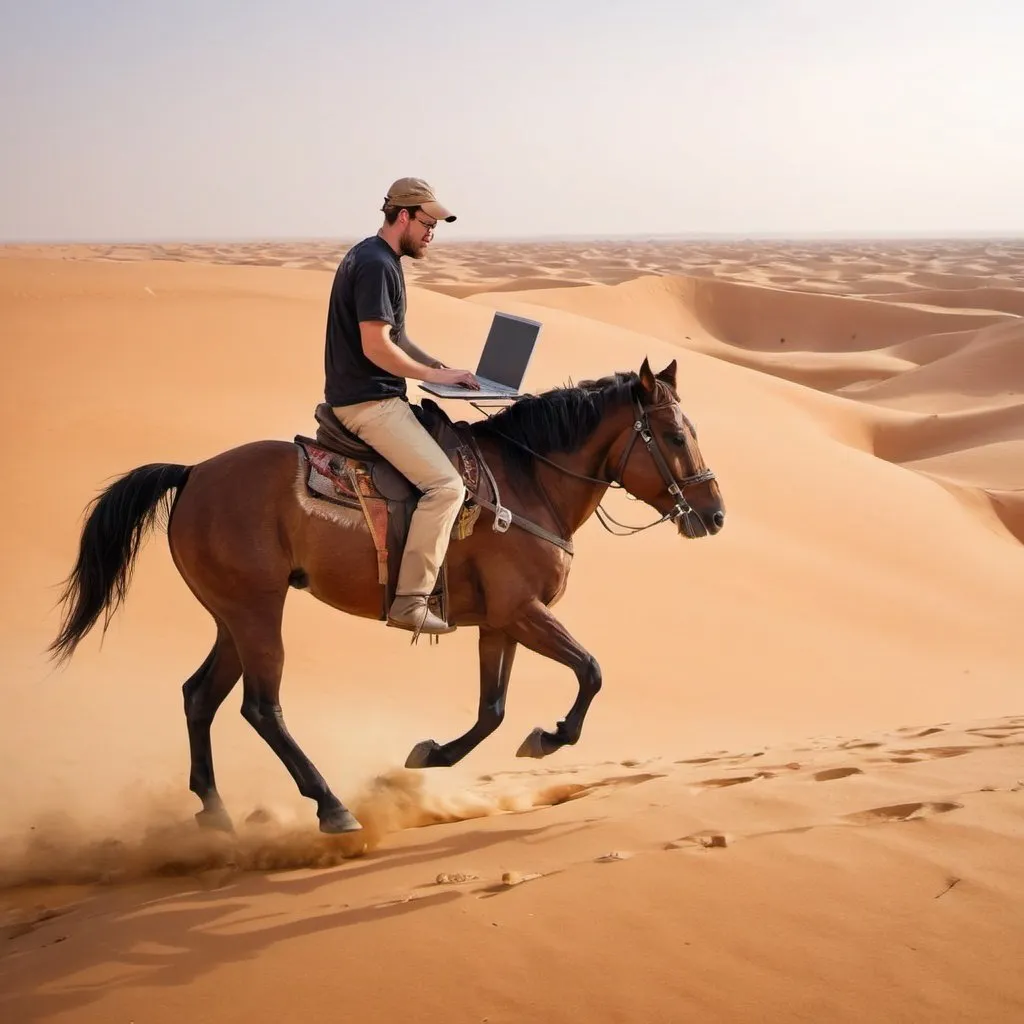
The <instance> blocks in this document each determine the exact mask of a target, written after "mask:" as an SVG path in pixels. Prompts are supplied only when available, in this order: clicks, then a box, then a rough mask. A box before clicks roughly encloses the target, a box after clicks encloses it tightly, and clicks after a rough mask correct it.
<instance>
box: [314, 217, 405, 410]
mask: <svg viewBox="0 0 1024 1024" xmlns="http://www.w3.org/2000/svg"><path fill="white" fill-rule="evenodd" d="M360 320H383V321H384V322H385V323H387V324H390V325H391V331H390V334H391V340H392V341H395V342H397V340H398V337H399V334H400V332H401V331H402V329H403V327H404V326H405V274H404V273H403V271H402V264H401V261H400V260H399V258H398V254H397V253H396V252H395V251H394V249H392V248H391V246H390V245H388V243H387V242H385V241H384V239H383V238H381V237H379V236H378V235H371V236H370V237H369V238H364V239H363V240H362V241H361V242H357V243H356V244H355V245H354V246H352V248H351V249H349V251H348V252H347V253H345V255H344V257H343V258H342V260H341V262H340V263H339V264H338V269H337V271H336V272H335V274H334V284H333V285H332V286H331V297H330V302H329V304H328V307H327V341H326V345H325V350H324V374H325V386H324V400H325V401H326V402H327V404H328V405H354V404H356V403H357V402H372V401H376V400H379V399H381V398H405V397H406V392H407V386H406V382H405V378H404V377H398V376H396V375H395V374H393V373H390V372H388V371H387V370H384V369H382V368H381V367H379V366H377V365H376V363H373V362H371V361H370V360H369V359H367V357H366V355H365V353H364V352H363V342H362V338H361V337H360V334H359V321H360Z"/></svg>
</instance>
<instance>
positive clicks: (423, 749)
mask: <svg viewBox="0 0 1024 1024" xmlns="http://www.w3.org/2000/svg"><path fill="white" fill-rule="evenodd" d="M478 646H479V651H480V706H479V708H478V710H477V718H476V723H475V724H474V725H473V728H472V729H470V730H469V731H468V732H465V733H463V734H462V735H461V736H459V737H458V738H457V739H454V740H452V741H451V742H450V743H445V744H443V745H442V744H440V743H437V742H435V741H434V740H423V741H422V742H420V743H417V744H416V746H415V747H413V748H412V751H411V752H410V754H409V756H408V757H407V758H406V761H405V767H406V768H450V767H451V766H452V765H453V764H457V763H458V762H459V761H461V760H462V759H463V758H464V757H465V756H466V755H467V754H468V753H469V752H470V751H471V750H472V749H473V748H474V747H476V746H477V745H478V744H479V743H481V742H482V741H483V740H485V739H486V738H487V737H488V736H490V735H491V733H492V732H494V730H495V729H497V728H498V726H499V725H501V720H502V719H503V718H504V717H505V695H506V694H507V693H508V679H509V676H510V675H511V674H512V662H513V660H514V659H515V654H516V642H515V640H513V639H512V638H511V637H510V636H508V635H507V634H506V633H503V632H502V631H501V630H500V629H491V628H490V627H488V626H481V627H480V641H479V645H478Z"/></svg>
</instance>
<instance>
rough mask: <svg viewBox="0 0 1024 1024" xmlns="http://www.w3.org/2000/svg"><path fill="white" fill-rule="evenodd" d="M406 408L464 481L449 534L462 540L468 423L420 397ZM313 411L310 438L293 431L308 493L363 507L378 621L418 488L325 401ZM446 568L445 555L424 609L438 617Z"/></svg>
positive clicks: (477, 473) (467, 510)
mask: <svg viewBox="0 0 1024 1024" xmlns="http://www.w3.org/2000/svg"><path fill="white" fill-rule="evenodd" d="M410 408H411V409H412V411H413V413H414V414H415V416H416V418H417V419H418V420H419V422H420V423H421V424H422V425H423V427H424V428H425V429H426V431H427V433H428V434H430V436H431V437H432V438H433V439H434V440H435V441H436V442H437V443H438V445H439V446H440V448H441V449H442V451H444V453H445V454H446V455H447V456H448V458H449V459H450V460H451V463H452V465H453V466H454V467H455V469H456V470H458V472H459V474H460V475H461V477H462V480H463V483H464V484H465V486H466V495H467V496H466V501H465V504H464V505H463V507H462V510H461V511H460V513H459V516H458V518H457V519H456V521H455V525H454V526H453V527H452V539H453V540H463V539H465V538H466V537H468V536H470V535H471V534H472V532H473V526H474V525H475V523H476V520H477V519H478V518H479V516H480V504H479V502H478V500H477V499H478V492H479V490H480V477H481V465H482V456H481V455H480V453H479V450H478V449H477V447H476V444H475V443H474V442H473V439H472V435H471V430H470V427H469V425H468V424H467V423H464V422H463V423H458V424H456V423H453V422H452V420H451V419H449V417H448V415H447V414H446V413H445V412H444V411H443V410H442V409H441V407H440V406H439V405H438V404H437V403H436V402H434V401H432V400H431V399H429V398H427V399H424V400H423V402H422V404H421V405H410ZM313 416H314V419H315V420H316V422H317V430H316V437H315V438H311V437H306V436H304V435H302V434H296V435H295V439H294V440H295V444H296V445H298V447H299V449H300V451H301V452H302V453H303V455H304V456H305V483H306V489H307V492H308V493H309V494H310V496H311V497H314V498H321V499H324V500H326V501H330V502H334V503H335V504H337V505H341V506H344V507H346V508H353V509H359V510H361V511H362V513H363V516H364V518H365V520H366V525H367V527H368V528H369V531H370V536H371V537H372V538H373V544H374V547H375V548H376V550H377V581H378V582H379V583H380V584H381V588H382V592H381V610H380V618H381V619H386V618H387V611H388V608H389V607H390V606H391V602H392V600H393V599H394V595H395V588H396V584H397V581H398V570H399V567H400V564H401V561H402V553H403V552H404V550H405V542H406V538H407V537H408V534H409V523H410V521H411V519H412V514H413V512H414V511H415V509H416V503H417V502H418V501H419V498H420V495H421V492H420V491H419V489H418V488H416V487H415V486H414V485H413V484H412V483H410V482H409V480H408V479H406V477H404V476H403V475H402V474H401V473H400V472H399V471H398V470H397V469H395V467H394V466H392V465H391V463H390V462H388V461H387V460H386V459H385V458H384V457H383V456H382V455H381V454H380V453H379V452H378V451H376V450H375V449H374V448H371V447H370V446H369V445H367V444H366V442H364V441H363V440H362V439H361V438H359V437H358V436H356V435H355V434H353V433H352V432H351V431H350V430H348V429H347V428H346V427H345V426H343V425H342V424H341V422H339V420H338V418H337V417H336V416H335V415H334V412H333V410H332V409H331V407H330V405H328V404H327V403H326V402H321V403H320V404H319V405H317V407H316V409H315V410H314V413H313ZM485 472H486V470H485ZM487 475H488V476H489V474H487ZM446 570H447V559H446V560H445V562H444V563H443V564H442V566H441V571H440V573H439V574H438V579H437V584H436V585H435V588H434V593H433V594H431V596H430V599H429V603H430V605H431V610H432V611H434V613H435V614H438V615H440V616H441V617H442V618H445V619H447V603H448V601H447V571H446Z"/></svg>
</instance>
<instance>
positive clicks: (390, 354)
mask: <svg viewBox="0 0 1024 1024" xmlns="http://www.w3.org/2000/svg"><path fill="white" fill-rule="evenodd" d="M381 209H382V210H383V212H384V223H383V224H382V225H381V227H380V230H379V231H378V232H377V233H376V234H375V235H371V236H370V237H368V238H364V239H363V240H362V241H361V242H358V243H357V244H356V245H354V246H353V247H352V248H351V249H349V251H348V252H347V253H346V254H345V256H344V258H343V259H342V260H341V262H340V263H339V265H338V269H337V271H336V273H335V276H334V284H333V286H332V288H331V296H330V302H329V305H328V311H327V332H326V333H327V337H326V344H325V352H324V371H325V378H326V380H325V387H324V398H325V400H326V402H327V403H328V404H329V405H330V406H331V408H332V410H333V412H334V415H335V416H336V417H337V419H338V420H339V421H340V422H341V424H342V425H343V426H344V427H346V428H347V429H348V430H350V431H351V432H352V433H353V434H356V435H357V436H358V437H360V438H361V439H362V440H363V441H365V442H366V443H367V444H368V445H370V446H371V447H372V448H374V449H376V451H377V452H379V453H380V454H381V455H382V456H383V457H384V458H385V459H387V460H388V461H389V462H390V463H391V464H392V465H393V466H394V467H395V469H397V470H398V471H399V472H400V473H402V474H403V476H405V477H406V478H407V479H408V480H409V482H410V483H411V484H413V485H414V486H415V487H417V488H418V489H419V490H420V491H421V492H422V497H421V498H420V499H419V501H418V503H417V505H416V510H415V512H414V513H413V516H412V519H411V521H410V526H409V534H408V539H407V541H406V545H405V551H404V554H403V556H402V563H401V568H400V570H399V575H398V584H397V588H396V591H395V598H394V601H393V603H392V605H391V608H390V609H389V611H388V617H387V622H388V625H389V626H396V627H398V628H400V629H411V630H413V631H414V632H417V633H420V632H422V633H449V632H451V631H452V630H454V629H455V627H454V626H450V625H449V624H448V623H447V622H445V621H444V619H442V618H440V617H439V616H437V615H435V614H434V612H433V611H431V610H430V608H429V607H428V605H427V600H428V598H429V596H430V594H431V592H432V591H433V589H434V584H435V582H436V581H437V576H438V573H439V571H440V568H441V565H442V564H443V563H444V559H445V555H446V553H447V550H448V543H449V540H450V539H451V532H452V527H453V526H454V524H455V520H456V518H457V517H458V514H459V510H460V509H461V508H462V506H463V503H464V502H465V499H466V488H465V486H464V484H463V482H462V478H461V477H460V476H459V473H458V471H457V470H456V469H455V467H454V466H453V465H452V463H451V461H450V460H449V459H448V457H447V456H446V455H445V453H444V452H443V451H442V450H441V448H440V446H439V445H438V444H437V443H436V442H435V441H434V439H433V438H432V437H431V436H430V434H429V433H428V432H427V431H426V430H425V429H424V427H423V426H422V425H421V424H420V422H419V420H417V418H416V416H415V414H414V413H413V411H412V409H411V408H410V406H409V400H408V396H407V388H406V382H405V378H411V379H413V380H423V381H428V382H431V383H434V384H462V385H465V386H466V387H468V388H479V384H478V383H477V380H476V377H475V376H474V375H473V374H472V373H471V372H470V371H469V370H454V369H450V368H448V367H447V366H445V365H444V363H442V362H441V360H439V359H435V358H434V357H433V356H430V355H428V354H427V353H426V352H424V351H423V350H422V349H421V348H419V347H418V346H417V345H415V344H414V343H413V342H412V340H411V339H410V338H409V334H408V332H407V331H406V328H405V310H406V291H405V274H404V272H403V269H402V262H401V261H402V257H403V256H409V257H411V258H412V259H422V258H423V256H424V255H425V254H426V250H427V246H428V245H429V244H430V242H431V240H432V239H433V237H434V229H435V228H436V227H437V223H438V221H442V220H443V221H447V222H451V221H454V220H455V215H454V214H453V213H451V212H449V210H448V209H447V208H446V207H444V206H442V205H441V204H440V203H439V202H438V201H437V197H436V196H435V195H434V190H433V189H432V188H431V187H430V186H429V185H428V184H427V183H426V182H425V181H423V180H422V179H420V178H399V179H398V181H396V182H395V183H394V184H393V185H392V186H391V188H390V189H388V193H387V196H386V197H385V199H384V205H383V206H382V207H381Z"/></svg>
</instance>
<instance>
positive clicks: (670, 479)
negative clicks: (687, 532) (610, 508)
mask: <svg viewBox="0 0 1024 1024" xmlns="http://www.w3.org/2000/svg"><path fill="white" fill-rule="evenodd" d="M673 404H674V403H673V402H662V403H661V404H660V405H642V404H641V403H640V402H639V401H638V400H637V399H636V398H634V399H633V406H634V408H635V410H636V419H635V420H634V421H633V426H632V433H631V434H630V438H629V442H628V443H627V444H626V447H625V448H624V449H623V451H622V455H621V456H620V457H619V462H618V465H617V466H616V467H615V472H614V473H612V474H611V476H610V477H609V479H608V481H607V483H608V485H609V487H616V488H618V489H620V490H625V486H624V485H623V483H622V476H623V474H624V473H625V471H626V463H627V462H629V456H630V455H631V454H632V451H633V446H634V445H635V444H636V440H637V438H639V439H640V440H641V441H643V443H644V446H645V447H646V448H647V450H648V451H649V452H650V453H651V458H652V459H653V460H654V464H655V466H657V467H658V472H659V473H660V474H661V478H662V480H663V481H664V483H665V486H666V487H667V488H668V493H669V494H671V495H672V497H673V498H675V502H676V503H675V506H674V507H673V508H672V509H670V510H669V511H668V512H666V513H665V514H664V515H662V517H661V518H660V519H655V520H654V522H653V523H648V524H647V525H646V526H628V525H626V524H625V523H620V522H619V521H618V520H616V519H613V518H612V516H611V515H609V513H608V512H606V511H605V510H604V509H603V508H602V507H601V506H600V505H598V507H597V510H596V511H597V518H598V521H599V522H600V523H601V525H602V526H603V527H604V528H605V529H606V530H607V531H608V532H609V533H611V534H613V535H614V536H617V537H625V536H629V535H630V534H633V533H640V532H641V531H643V530H649V529H650V528H651V527H652V526H658V525H660V524H661V523H663V522H665V521H666V520H671V521H672V522H676V521H677V520H678V519H680V518H682V519H684V520H685V519H686V517H687V516H689V515H695V516H696V517H697V519H698V521H699V522H700V524H701V526H702V527H703V528H704V532H705V533H707V532H709V531H708V528H707V525H706V524H705V522H704V520H703V519H702V518H701V515H700V513H699V512H698V511H697V510H696V509H695V508H694V507H693V506H692V505H691V504H690V503H689V502H688V501H687V500H686V496H685V495H684V494H683V488H684V487H692V486H695V485H696V484H704V483H708V482H709V481H711V480H714V479H715V474H714V473H713V472H712V471H711V470H710V469H708V468H706V467H705V468H704V469H702V470H701V471H700V472H699V473H691V474H690V475H689V476H684V477H683V478H682V480H677V479H676V477H675V474H674V473H673V472H672V470H671V469H670V468H669V465H668V462H666V460H665V456H664V455H662V453H661V448H659V447H658V442H657V441H655V440H654V432H653V431H652V430H651V422H650V419H649V418H648V417H649V415H650V413H652V412H657V411H658V410H659V409H668V408H670V407H671V406H672V405H673ZM605 518H607V519H608V520H609V522H612V523H614V524H615V525H616V526H618V527H621V528H622V529H625V530H627V531H628V533H625V534H616V533H615V531H614V530H612V529H611V527H610V526H608V523H606V522H605V521H604V520H605Z"/></svg>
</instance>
